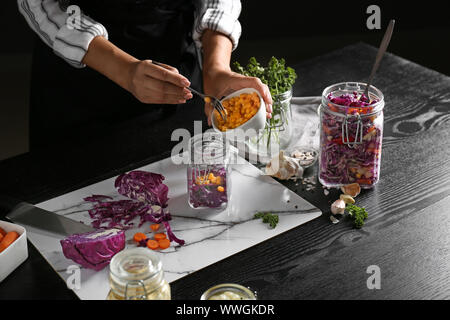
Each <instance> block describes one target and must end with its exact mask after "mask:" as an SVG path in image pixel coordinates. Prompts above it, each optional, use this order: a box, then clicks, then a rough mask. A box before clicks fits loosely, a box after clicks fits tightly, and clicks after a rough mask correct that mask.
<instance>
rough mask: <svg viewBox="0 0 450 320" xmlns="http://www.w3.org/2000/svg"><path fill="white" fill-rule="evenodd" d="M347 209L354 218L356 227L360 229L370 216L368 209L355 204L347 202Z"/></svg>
mask: <svg viewBox="0 0 450 320" xmlns="http://www.w3.org/2000/svg"><path fill="white" fill-rule="evenodd" d="M345 210H346V211H347V212H348V214H349V215H350V217H351V218H352V219H353V225H354V226H355V228H358V229H360V228H361V227H362V226H363V225H364V220H366V219H367V217H368V214H367V211H366V209H364V208H360V207H358V206H355V205H354V204H347V206H346V207H345Z"/></svg>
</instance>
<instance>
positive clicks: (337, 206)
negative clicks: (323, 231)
mask: <svg viewBox="0 0 450 320" xmlns="http://www.w3.org/2000/svg"><path fill="white" fill-rule="evenodd" d="M344 212H345V202H344V200H341V199H338V200H336V201H335V202H333V204H332V205H331V213H332V214H344Z"/></svg>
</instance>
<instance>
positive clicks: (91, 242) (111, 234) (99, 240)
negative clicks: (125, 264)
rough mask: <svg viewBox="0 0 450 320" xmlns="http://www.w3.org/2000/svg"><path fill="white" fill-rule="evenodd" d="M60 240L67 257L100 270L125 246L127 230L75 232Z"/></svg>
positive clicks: (87, 266) (86, 266)
mask: <svg viewBox="0 0 450 320" xmlns="http://www.w3.org/2000/svg"><path fill="white" fill-rule="evenodd" d="M60 242H61V247H62V250H63V253H64V256H65V257H66V258H67V259H70V260H72V261H74V262H76V263H78V264H80V265H81V266H83V267H85V268H89V269H94V270H96V271H99V270H102V269H103V268H104V267H106V266H107V265H108V264H109V262H110V261H111V259H112V257H113V256H114V255H115V254H116V253H118V252H119V251H121V250H123V249H124V248H125V232H124V231H123V230H119V229H107V230H97V231H93V232H88V233H83V234H73V235H71V236H69V237H68V238H66V239H63V240H61V241H60Z"/></svg>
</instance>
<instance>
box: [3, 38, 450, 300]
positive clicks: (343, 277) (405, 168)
mask: <svg viewBox="0 0 450 320" xmlns="http://www.w3.org/2000/svg"><path fill="white" fill-rule="evenodd" d="M375 54H376V50H375V48H373V47H370V46H368V45H365V44H362V43H360V44H356V45H353V46H350V47H346V48H343V49H341V50H338V51H334V52H332V53H329V54H327V55H324V56H320V57H317V58H315V59H312V60H309V61H305V62H303V63H300V64H298V65H296V66H295V69H296V71H297V73H298V75H299V79H298V81H297V83H296V85H295V89H294V95H295V96H318V95H320V94H321V92H322V90H323V88H325V87H326V86H328V85H330V84H333V83H337V82H343V81H365V80H366V77H367V75H368V72H369V71H370V68H371V64H372V61H373V59H374V58H375ZM374 85H375V86H376V87H378V88H379V89H380V90H381V91H382V92H383V93H384V95H385V99H386V107H385V130H384V141H383V154H382V167H381V180H380V182H379V183H378V185H377V186H376V187H375V188H374V189H373V190H370V191H363V192H362V193H361V195H359V196H358V198H357V200H358V204H359V205H360V206H364V207H365V208H366V209H367V211H368V212H369V218H368V220H367V222H366V225H365V226H364V228H363V229H360V230H356V229H353V228H352V226H351V223H350V221H345V220H344V221H342V222H341V223H339V224H337V225H333V224H331V222H330V220H329V206H330V203H331V202H332V201H333V200H335V199H336V198H337V197H338V191H332V192H331V193H330V195H328V196H325V195H324V194H323V192H322V191H321V189H320V188H319V189H320V190H319V191H315V192H313V193H312V192H311V191H306V190H305V188H304V187H303V186H302V185H301V184H300V185H295V184H294V183H293V182H288V183H286V185H287V186H288V187H289V188H291V189H292V190H294V191H295V192H297V193H298V194H300V195H301V196H302V197H304V198H306V199H308V200H309V201H310V202H312V203H314V204H315V205H317V206H319V207H320V208H321V209H322V210H323V211H324V214H323V215H322V216H321V217H319V218H318V219H316V220H313V221H311V222H309V223H307V224H305V225H302V226H299V227H297V228H295V229H293V230H290V231H288V232H286V233H284V234H281V235H279V236H277V237H275V238H273V239H270V240H268V241H265V242H263V243H260V244H258V245H256V246H254V247H252V248H250V249H248V250H245V251H242V252H240V253H238V254H236V255H233V256H231V257H229V258H227V259H225V260H222V261H220V262H217V263H215V264H213V265H211V266H209V267H207V268H205V269H202V270H200V271H197V272H195V273H193V274H191V275H189V276H186V277H184V278H182V279H179V280H177V281H175V282H173V283H172V292H173V298H174V299H198V297H200V295H201V293H202V292H203V291H204V290H205V289H207V288H208V287H210V286H212V285H214V284H217V283H218V282H235V283H240V284H244V285H246V286H250V287H251V288H253V289H255V290H257V291H258V294H259V297H260V298H261V299H445V298H446V299H449V298H450V262H449V261H450V233H449V231H450V197H449V195H450V146H449V144H448V141H449V140H450V78H449V77H447V76H444V75H442V74H439V73H437V72H435V71H432V70H429V69H426V68H423V67H421V66H419V65H416V64H414V63H411V62H409V61H406V60H404V59H402V58H399V57H396V56H394V55H390V54H387V56H385V58H384V59H383V62H382V64H381V67H380V70H379V71H378V73H377V76H376V78H375V81H374ZM121 139H125V138H123V137H122V138H121V137H120V135H118V136H117V137H114V139H111V137H109V139H108V140H104V141H102V144H97V145H96V147H92V146H89V144H88V143H86V145H84V146H79V147H72V148H71V149H70V150H66V152H67V153H64V154H61V153H57V152H52V151H50V150H49V151H48V152H47V153H45V154H39V155H23V156H20V157H16V158H13V159H10V160H7V161H3V162H2V163H0V174H1V186H0V194H1V193H8V194H10V195H14V196H16V197H20V198H21V199H23V200H28V201H30V202H38V201H42V200H45V199H48V198H51V197H55V196H57V195H59V194H62V193H65V192H68V191H71V190H75V189H78V188H80V187H82V186H84V185H88V184H91V183H93V182H95V181H98V180H101V179H105V178H107V177H110V176H114V175H117V174H118V173H119V172H122V171H125V170H129V169H132V168H135V167H139V166H142V165H143V164H145V163H149V162H152V161H155V160H158V159H160V158H162V157H165V156H167V153H163V154H160V155H159V156H154V157H150V156H149V154H148V153H147V152H146V151H145V150H146V148H142V146H146V144H148V145H149V146H151V147H152V148H153V149H154V150H159V149H161V150H163V149H166V151H167V150H168V147H169V146H170V144H169V145H168V144H166V143H161V142H160V144H159V145H158V144H157V143H156V142H155V141H156V140H152V139H151V138H148V139H147V140H148V141H147V140H146V142H140V143H139V144H133V142H132V141H129V140H121ZM124 141H126V142H124ZM121 142H123V143H125V146H126V147H124V145H121ZM102 146H103V148H104V149H102ZM105 146H106V147H107V148H106V147H105ZM117 146H120V147H117ZM158 148H159V149H158ZM86 154H88V155H89V157H88V158H89V161H88V163H87V162H86V158H87V157H86ZM112 154H114V156H115V157H114V159H112V158H111V157H110V156H111V155H112ZM309 174H311V172H310V173H309ZM312 174H314V172H312ZM29 254H30V256H29V258H28V260H27V261H26V262H25V263H23V264H22V265H21V266H20V267H19V268H18V269H17V270H16V271H15V272H14V273H12V274H11V275H10V276H9V277H8V278H7V279H5V280H4V281H3V282H2V283H1V284H0V299H8V298H9V299H14V298H17V299H32V298H40V299H70V298H75V295H74V294H73V293H72V292H71V291H70V290H68V289H67V288H66V287H65V283H64V282H63V281H62V280H61V279H60V278H59V276H58V275H57V274H56V273H55V272H54V271H53V270H52V269H51V267H50V266H49V265H48V264H47V263H46V262H45V260H44V259H43V258H42V256H41V255H40V254H39V253H38V252H37V251H36V249H35V248H34V247H32V246H31V245H30V248H29ZM374 265H375V266H378V267H379V269H380V271H381V288H380V289H373V290H369V289H368V287H367V279H368V278H369V276H370V274H368V273H367V269H368V267H369V266H374Z"/></svg>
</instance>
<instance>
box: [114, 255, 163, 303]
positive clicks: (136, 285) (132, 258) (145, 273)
mask: <svg viewBox="0 0 450 320" xmlns="http://www.w3.org/2000/svg"><path fill="white" fill-rule="evenodd" d="M109 270H110V271H109V283H110V287H111V290H110V292H109V294H108V297H107V299H108V300H170V286H169V284H168V283H167V281H166V280H165V279H164V272H163V270H162V263H161V260H160V259H159V257H158V254H157V253H155V252H153V251H151V250H148V249H147V248H133V249H126V250H123V251H121V252H119V253H118V254H116V255H115V256H114V257H113V258H112V260H111V263H110V266H109Z"/></svg>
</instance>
